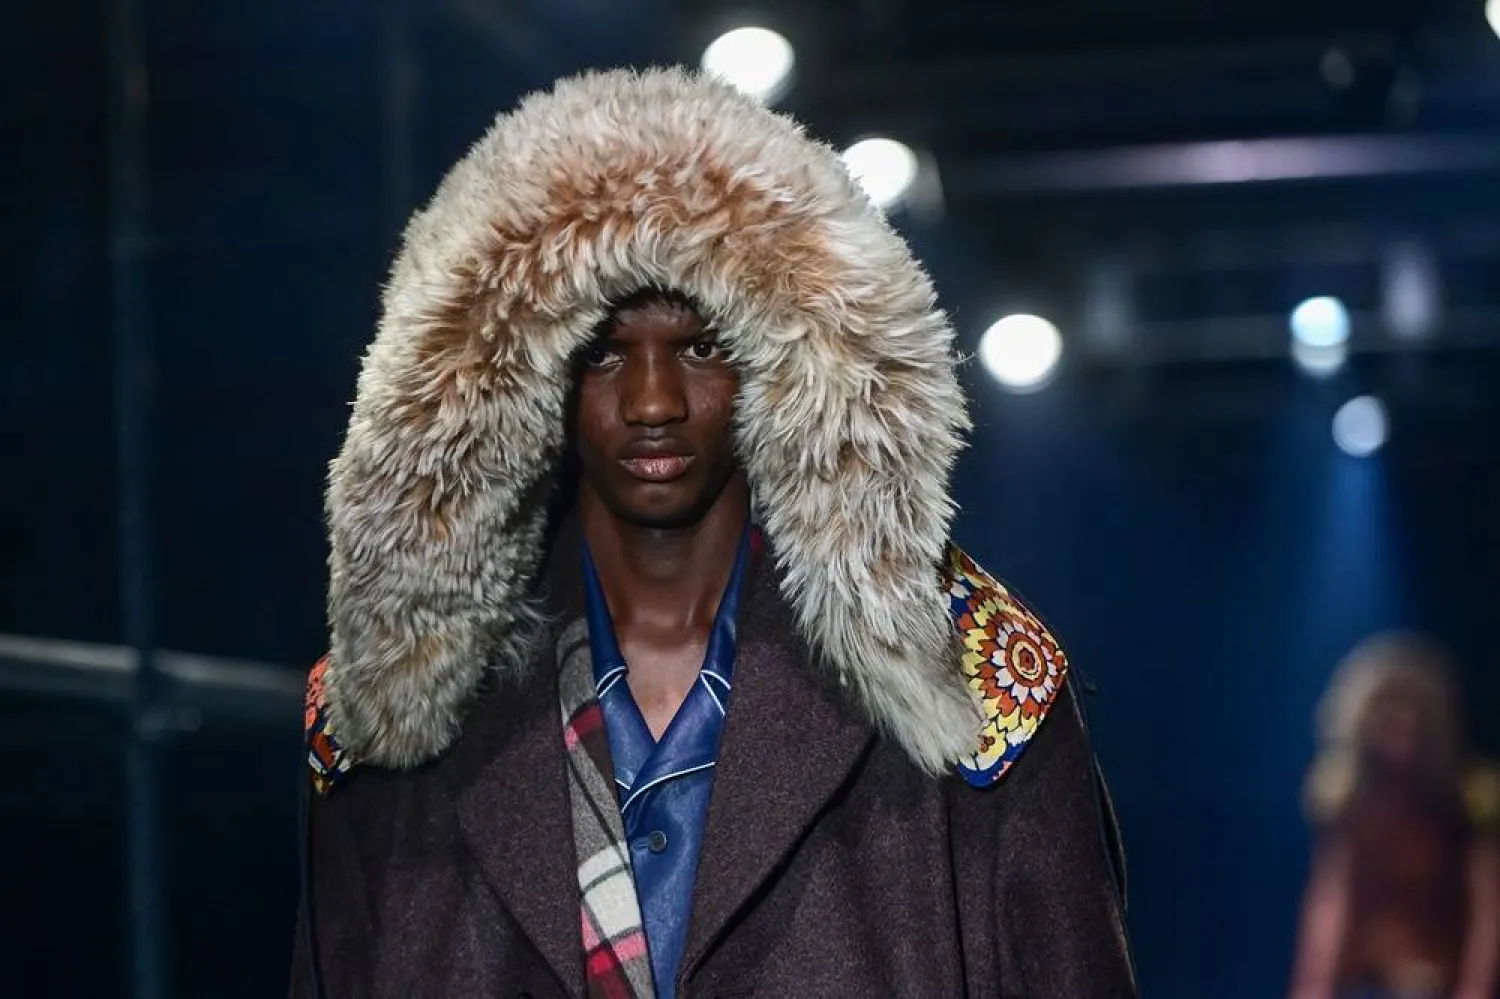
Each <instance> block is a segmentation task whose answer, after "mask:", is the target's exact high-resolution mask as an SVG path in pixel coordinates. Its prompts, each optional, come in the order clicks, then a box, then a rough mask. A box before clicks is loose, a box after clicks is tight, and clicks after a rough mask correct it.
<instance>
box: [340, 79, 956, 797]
mask: <svg viewBox="0 0 1500 999" xmlns="http://www.w3.org/2000/svg"><path fill="white" fill-rule="evenodd" d="M644 286H656V287H663V288H671V289H675V290H679V291H681V292H684V293H686V294H688V295H690V296H691V297H692V298H693V299H694V300H695V301H696V302H698V303H699V304H700V306H701V307H702V308H703V309H704V311H705V312H706V313H708V315H709V317H710V318H711V319H712V321H713V322H714V323H715V325H716V326H717V328H718V330H719V333H720V338H721V341H722V342H723V343H724V344H725V346H726V349H727V350H728V352H729V354H730V356H731V358H732V359H733V361H734V363H736V364H737V365H738V367H739V369H740V374H741V389H740V397H739V399H738V408H737V444H738V449H739V454H740V457H741V461H742V462H743V464H744V467H745V469H746V471H747V474H748V477H749V480H750V482H751V487H752V492H753V495H754V503H755V507H756V511H757V517H758V519H759V522H760V523H761V524H762V526H763V529H764V532H765V535H766V538H767V542H768V547H769V549H770V551H771V553H772V554H773V556H774V559H775V565H776V569H777V573H778V580H779V585H780V587H781V590H782V592H783V594H784V596H785V597H786V599H787V600H788V602H789V603H790V605H791V606H792V608H793V610H794V612H795V615H796V618H797V620H798V622H799V623H800V627H801V629H802V633H803V638H804V639H805V640H806V641H807V643H808V645H809V647H810V648H811V649H812V650H813V651H814V653H815V655H816V657H817V658H818V660H819V661H820V664H821V665H820V668H826V669H828V670H831V671H832V672H833V673H834V674H835V675H836V677H837V679H838V681H839V682H840V683H841V684H842V685H843V687H844V689H846V690H848V691H849V692H850V696H851V701H852V702H853V703H854V704H855V705H856V706H857V708H858V709H860V710H862V711H863V712H864V713H865V714H866V715H867V716H868V718H869V719H870V720H871V721H872V722H873V723H874V724H876V725H877V726H878V727H879V728H880V729H881V730H882V731H883V732H885V734H886V735H887V737H889V738H893V739H895V740H896V741H897V742H899V743H900V744H901V745H902V746H903V747H904V748H905V749H906V751H907V752H908V754H909V755H910V756H911V758H912V759H913V760H915V761H916V762H917V763H918V764H920V765H921V766H923V767H924V768H926V769H928V770H931V771H939V770H941V769H942V768H943V767H944V766H945V765H946V764H947V763H948V762H950V761H954V760H957V759H959V758H961V757H963V756H965V755H966V754H969V753H972V752H973V749H974V745H975V739H976V734H977V732H978V730H979V727H980V724H981V719H980V715H979V713H978V709H977V708H976V706H975V704H974V701H973V699H972V698H971V697H970V695H969V693H968V692H967V690H966V688H965V684H964V681H963V679H962V676H961V674H960V671H959V665H958V660H959V650H958V646H957V644H956V641H955V637H954V630H953V623H952V620H951V619H950V616H949V606H948V604H949V597H948V594H947V593H946V592H945V591H944V588H943V586H942V582H941V579H942V563H943V559H944V555H945V547H946V543H947V537H948V529H949V522H950V519H951V516H952V512H953V507H952V503H951V501H950V499H949V494H948V477H949V472H950V468H951V466H952V463H953V461H954V458H955V456H956V455H957V453H958V451H959V449H960V448H961V446H962V444H963V435H964V431H965V430H966V429H967V417H966V414H965V407H964V400H963V396H962V393H961V391H960V389H959V386H958V383H957V379H956V375H955V370H954V365H955V360H954V354H953V332H952V329H951V328H950V326H949V324H948V322H947V320H946V318H945V316H944V315H943V314H942V313H941V312H940V311H939V310H938V309H937V308H936V305H935V296H934V292H933V288H932V284H931V282H930V281H929V280H928V278H927V276H926V274H925V273H924V272H923V270H922V268H921V267H920V266H919V265H918V263H917V262H916V261H915V260H914V259H913V257H912V255H911V253H910V251H909V249H908V248H907V246H906V245H905V243H904V242H903V241H902V240H901V238H900V237H899V236H898V235H897V234H896V233H895V231H894V230H892V228H891V227H890V226H889V225H888V224H887V222H886V220H885V218H884V217H883V215H882V214H881V213H880V211H879V210H877V209H876V208H875V207H874V206H873V205H872V204H871V203H870V202H869V201H868V199H867V198H866V197H865V196H864V195H863V193H862V192H861V191H860V190H859V189H858V187H857V186H856V185H855V184H854V182H853V181H852V180H851V178H850V177H849V175H848V174H847V172H846V170H845V169H844V167H843V164H842V162H841V160H840V158H839V157H838V155H837V154H836V153H835V152H834V151H833V150H832V149H830V148H828V147H827V146H825V145H823V144H821V143H818V142H815V141H813V140H812V139H810V138H808V137H807V136H806V135H805V134H804V133H803V131H802V130H801V129H800V128H799V127H798V126H797V125H796V124H795V123H794V122H792V121H791V120H789V119H787V118H785V117H782V116H780V115H777V114H774V113H772V112H770V111H768V110H767V109H765V108H764V107H762V106H761V105H759V104H757V103H755V102H754V101H752V100H750V99H748V98H746V97H743V96H741V95H740V94H738V93H737V92H735V91H734V90H732V89H730V88H729V87H728V86H726V85H723V84H721V83H718V82H715V81H713V80H711V79H708V78H705V77H702V76H699V75H696V74H691V73H687V72H683V71H677V70H659V71H651V72H645V73H634V72H611V73H594V74H588V75H584V76H581V77H577V78H574V79H570V80H566V81H564V82H561V83H559V84H558V85H557V86H556V87H555V88H554V89H553V90H551V91H550V92H547V93H544V94H539V95H533V96H531V97H529V98H527V99H526V100H525V101H523V102H522V104H521V105H520V106H519V108H518V109H517V110H515V111H514V112H512V113H510V114H507V115H503V116H501V117H500V118H499V119H497V120H496V122H495V123H494V125H493V127H491V128H490V130H489V132H488V133H487V134H486V135H485V136H484V137H483V138H482V139H481V140H480V141H479V142H478V143H477V144H476V145H475V146H474V147H473V148H472V149H471V150H470V152H469V153H468V155H466V156H465V157H464V159H463V160H462V161H461V162H459V164H458V165H457V166H456V167H454V168H453V170H452V172H451V173H450V174H449V175H448V176H447V178H446V179H445V180H444V181H443V183H442V185H441V187H440V188H439V189H438V191H437V194H436V195H435V196H434V197H433V199H432V201H431V203H430V204H428V205H427V207H426V208H425V209H424V210H422V211H420V212H419V213H417V215H416V216H415V217H414V218H413V219H412V221H411V223H410V225H409V226H408V228H407V230H406V235H405V242H404V246H403V249H402V251H401V254H400V256H399V258H398V259H397V261H396V263H395V266H394V269H393V272H392V274H391V277H390V281H389V284H388V286H387V287H386V290H385V294H384V299H383V315H382V317H381V320H380V326H379V330H378V333H377V335H376V337H375V340H374V342H373V343H372V345H371V346H370V348H369V351H368V353H367V355H366V357H365V360H364V366H363V370H362V372H361V374H360V378H359V388H358V398H357V400H356V402H355V404H354V411H353V416H352V418H351V420H350V423H349V428H348V434H347V437H346V439H345V442H344V445H343V449H342V451H341V453H340V454H339V456H338V457H337V459H336V460H335V461H334V462H333V464H332V468H331V474H330V482H329V490H328V517H329V522H330V534H331V547H332V554H331V558H330V566H331V584H330V592H329V618H330V627H331V631H332V641H331V653H330V659H329V665H328V668H327V671H326V676H325V681H324V682H325V684H326V697H327V705H328V712H329V718H330V721H331V723H332V724H333V725H334V726H335V727H336V729H337V731H338V732H339V736H340V739H341V741H342V743H343V745H344V746H345V747H346V749H347V750H348V751H349V752H350V753H352V754H353V755H354V756H356V757H358V758H360V759H362V760H364V761H366V762H369V763H373V764H377V765H382V766H388V767H401V768H404V767H411V766H415V765H417V764H419V763H422V762H424V761H426V760H429V759H431V758H433V757H434V756H436V755H437V754H439V753H441V752H442V751H443V750H444V749H445V748H446V747H447V746H448V745H449V744H450V743H451V742H452V741H453V739H454V738H455V736H456V735H457V732H458V728H459V725H460V722H461V720H462V717H463V712H464V710H465V708H466V707H467V705H468V704H469V702H470V701H471V699H472V698H473V696H474V695H475V693H476V691H477V688H478V687H479V685H480V683H481V681H482V680H483V679H484V676H485V673H486V671H487V670H494V671H499V672H500V673H502V674H504V673H514V672H515V671H517V670H519V669H521V668H522V663H523V660H524V653H525V646H526V643H527V641H528V638H529V635H530V634H531V633H532V627H531V625H532V624H534V623H535V620H536V617H537V614H538V611H537V610H536V609H535V608H534V607H533V606H532V605H531V603H530V602H529V600H530V594H531V591H532V589H533V587H532V586H531V583H532V580H533V577H534V576H535V575H536V573H537V571H538V568H539V565H540V563H541V561H542V558H543V555H544V552H543V546H544V533H545V529H546V526H547V525H546V518H547V507H548V500H549V499H550V492H551V486H552V484H553V480H554V478H555V472H556V468H557V465H558V462H559V459H560V455H561V453H562V449H563V448H564V446H565V426H564V408H565V404H566V400H567V395H568V393H569V391H570V387H571V386H570V363H571V359H572V358H573V356H574V355H575V352H576V351H577V350H578V349H579V348H580V347H581V346H582V345H584V344H585V343H586V342H587V341H588V340H589V338H590V335H591V332H592V330H593V329H594V328H595V327H596V325H597V323H598V322H599V321H600V320H601V319H603V318H604V317H605V315H606V313H607V311H608V309H609V306H610V303H611V301H614V300H617V299H619V298H620V297H622V296H624V295H626V294H628V293H630V292H633V291H636V290H638V289H640V288H642V287H644Z"/></svg>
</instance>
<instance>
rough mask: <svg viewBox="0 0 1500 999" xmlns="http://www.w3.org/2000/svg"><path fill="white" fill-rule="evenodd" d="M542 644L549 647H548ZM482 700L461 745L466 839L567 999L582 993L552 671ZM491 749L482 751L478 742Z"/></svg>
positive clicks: (573, 875)
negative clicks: (469, 761) (467, 756)
mask: <svg viewBox="0 0 1500 999" xmlns="http://www.w3.org/2000/svg"><path fill="white" fill-rule="evenodd" d="M547 647H548V649H549V650H550V647H551V644H550V643H548V646H547ZM548 676H549V682H546V683H541V682H536V683H531V684H527V685H526V686H527V687H528V688H529V690H527V691H521V690H517V689H510V690H507V691H506V693H505V701H506V703H505V704H504V705H503V706H502V705H501V704H499V703H497V702H498V701H499V700H500V698H486V699H485V700H486V702H488V703H485V702H481V704H480V706H479V710H477V711H476V714H481V713H482V714H483V715H485V717H484V718H483V720H480V719H477V718H476V719H475V722H476V724H474V725H473V730H472V731H471V732H466V733H465V737H464V740H463V742H464V743H471V742H472V743H473V744H474V745H473V746H472V747H464V746H462V744H461V749H460V751H463V749H468V748H472V749H475V750H477V752H475V754H474V762H473V765H472V766H471V767H469V768H466V769H467V771H468V776H467V778H466V779H465V786H464V787H463V788H462V789H461V790H460V792H459V796H458V821H459V827H460V829H461V830H462V832H463V836H464V839H465V841H466V842H467V843H468V846H469V849H470V850H471V851H472V853H473V856H474V859H475V861H476V862H477V864H478V866H479V869H480V871H481V873H482V875H483V877H484V879H485V881H486V882H488V884H489V886H490V887H491V889H493V890H494V892H495V894H496V896H497V897H498V898H499V900H500V903H501V905H503V906H504V907H505V909H506V911H508V912H509V913H510V914H511V916H512V917H514V919H515V920H516V922H517V923H518V924H520V927H521V930H522V931H523V932H524V933H525V934H526V936H527V937H528V938H530V940H531V943H532V944H533V945H534V946H535V947H536V949H537V951H538V952H540V953H541V955H542V957H544V958H545V959H546V961H547V963H548V964H550V965H551V966H552V970H553V971H554V972H555V973H556V974H557V977H558V978H559V980H561V982H562V983H563V985H564V986H565V987H566V989H567V990H568V994H570V995H581V994H582V992H583V938H582V935H581V932H580V930H579V922H578V920H579V890H578V869H577V861H576V860H575V854H574V850H573V845H572V844H573V827H572V816H571V813H570V812H569V802H568V776H567V757H566V755H565V750H564V747H563V737H562V720H561V718H560V715H559V707H558V700H557V696H558V695H557V681H556V677H555V676H553V675H551V674H550V673H549V674H548ZM486 744H487V745H488V746H489V747H490V751H489V752H488V753H486V752H483V747H484V746H485V745H486Z"/></svg>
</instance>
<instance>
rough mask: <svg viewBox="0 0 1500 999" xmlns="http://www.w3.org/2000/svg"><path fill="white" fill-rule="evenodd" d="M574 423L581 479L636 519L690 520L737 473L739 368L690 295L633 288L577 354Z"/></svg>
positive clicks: (624, 516) (669, 524) (668, 524)
mask: <svg viewBox="0 0 1500 999" xmlns="http://www.w3.org/2000/svg"><path fill="white" fill-rule="evenodd" d="M583 362H584V363H583V366H582V373H581V374H580V376H579V382H578V410H577V417H576V419H577V423H576V426H575V428H574V429H575V439H576V441H577V447H578V455H579V459H580V463H581V465H582V468H583V484H584V487H585V488H587V489H591V490H592V491H593V492H594V493H596V494H597V496H598V497H599V499H601V500H602V501H603V503H604V505H605V507H607V508H608V509H609V510H610V512H612V513H613V514H614V515H615V516H616V517H619V518H620V519H621V520H624V521H626V522H628V523H631V524H635V525H637V526H640V527H650V528H658V529H665V528H673V527H685V526H688V525H690V524H693V523H696V522H697V521H698V520H699V519H701V518H702V517H703V516H704V514H706V513H707V512H708V510H709V509H710V508H711V507H712V506H713V504H714V501H715V500H717V499H718V498H719V496H720V494H721V493H722V492H723V491H724V487H725V485H726V484H727V483H728V482H729V480H730V478H731V477H732V476H733V475H734V473H735V469H736V465H735V456H734V439H733V424H732V420H733V415H734V396H735V392H736V391H737V390H738V388H739V376H738V375H737V374H736V372H735V370H734V369H733V368H732V367H730V365H729V362H728V360H727V359H726V358H725V357H724V354H723V351H722V349H721V348H720V347H719V345H718V344H717V342H716V341H715V340H714V337H713V335H712V332H711V331H710V330H708V329H707V328H706V327H705V325H704V322H703V320H702V318H701V317H700V316H699V315H698V314H697V313H696V312H695V311H694V310H693V309H692V308H691V307H690V306H688V305H686V304H683V303H680V302H678V301H676V300H673V299H668V298H665V297H659V296H648V297H638V298H636V299H633V300H631V301H630V302H629V303H627V304H626V305H623V306H621V307H620V308H619V309H617V310H616V311H615V313H614V314H613V316H612V317H611V318H610V320H609V321H607V322H606V323H605V325H604V327H603V329H602V330H601V333H600V337H599V339H598V340H597V341H596V342H595V343H594V344H593V345H591V346H590V347H589V349H588V350H587V351H586V352H585V354H584V358H583Z"/></svg>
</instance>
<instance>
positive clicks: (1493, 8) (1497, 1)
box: [1484, 0, 1500, 35]
mask: <svg viewBox="0 0 1500 999" xmlns="http://www.w3.org/2000/svg"><path fill="white" fill-rule="evenodd" d="M1484 17H1485V20H1487V21H1489V22H1490V28H1491V29H1493V30H1494V32H1495V34H1497V35H1500V0H1488V2H1487V3H1485V5H1484Z"/></svg>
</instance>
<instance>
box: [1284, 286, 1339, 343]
mask: <svg viewBox="0 0 1500 999" xmlns="http://www.w3.org/2000/svg"><path fill="white" fill-rule="evenodd" d="M1292 336H1293V337H1294V338H1296V340H1297V342H1299V343H1304V344H1306V345H1307V346H1309V347H1336V346H1338V345H1339V344H1341V343H1343V342H1345V341H1346V340H1348V339H1349V312H1348V310H1347V309H1345V308H1344V303H1343V302H1340V301H1339V300H1338V299H1336V298H1333V297H1332V296H1328V295H1323V296H1319V297H1318V298H1309V299H1308V300H1307V301H1305V302H1303V303H1302V304H1301V305H1299V306H1297V307H1296V308H1295V309H1293V310H1292Z"/></svg>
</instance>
